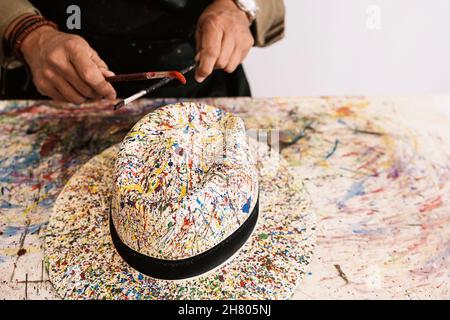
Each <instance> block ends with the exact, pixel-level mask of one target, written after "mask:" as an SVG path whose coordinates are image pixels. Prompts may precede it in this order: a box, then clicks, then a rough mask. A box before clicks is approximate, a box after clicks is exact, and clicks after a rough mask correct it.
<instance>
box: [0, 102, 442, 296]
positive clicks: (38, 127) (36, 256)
mask: <svg viewBox="0 0 450 320" xmlns="http://www.w3.org/2000/svg"><path fill="white" fill-rule="evenodd" d="M202 101H205V102H207V103H209V104H211V105H214V106H217V107H221V108H224V109H226V110H229V111H232V112H234V113H236V114H238V115H239V116H241V117H242V118H243V119H244V121H245V123H246V127H247V129H248V130H249V132H253V134H254V133H255V132H257V133H258V136H259V137H260V138H261V137H262V139H265V134H267V136H268V137H271V138H270V139H269V138H267V140H268V141H269V142H268V143H270V144H271V145H272V146H273V147H277V148H279V150H280V153H281V154H282V155H283V156H284V157H285V158H286V159H287V160H288V161H289V164H290V165H291V166H292V168H293V169H294V170H295V172H296V174H297V176H298V179H302V180H303V181H304V183H305V185H306V188H307V189H308V192H309V194H310V196H311V200H312V205H313V208H314V211H315V212H316V216H317V224H318V228H317V244H316V250H315V254H314V258H313V262H312V263H311V265H310V271H309V272H308V274H307V275H306V276H305V278H304V279H303V280H302V281H301V282H300V285H299V287H298V289H297V290H296V292H295V294H294V296H293V298H294V299H316V298H325V299H326V298H330V299H340V298H343V299H345V298H372V299H377V298H403V299H427V298H428V299H429V298H446V299H449V298H450V201H449V195H450V182H449V181H450V148H449V146H450V120H449V118H447V117H446V116H445V112H448V110H450V98H449V97H439V98H436V97H431V96H410V97H320V98H261V99H250V98H236V99H232V98H215V99H203V100H202ZM170 102H175V100H174V99H165V100H140V101H138V102H136V103H134V104H133V105H131V106H129V107H127V108H123V109H122V110H119V111H116V112H113V111H111V108H110V105H109V104H106V103H95V104H87V105H83V106H73V105H65V104H57V103H51V102H48V101H2V102H0V298H6V299H11V298H15V299H57V298H58V296H57V295H56V293H55V292H54V290H53V288H52V285H51V283H50V282H49V281H48V277H47V274H46V271H45V266H44V255H43V243H44V241H43V240H44V238H45V228H46V224H47V223H48V219H49V216H50V214H51V210H52V205H53V203H54V201H55V199H56V197H57V196H58V193H59V192H60V190H61V189H62V187H63V186H64V184H65V183H66V182H67V180H68V179H69V178H70V177H71V175H72V174H73V173H74V172H75V171H76V170H77V169H78V168H79V167H80V166H81V165H82V164H83V163H85V162H86V161H87V160H89V159H90V158H91V157H92V156H93V155H96V154H98V153H99V152H101V151H102V150H104V149H106V148H107V147H109V146H111V145H113V144H115V143H118V142H120V141H121V139H122V138H123V136H124V135H125V133H126V132H127V131H128V130H129V129H130V127H131V126H132V125H133V124H134V123H135V122H136V121H137V120H138V119H140V118H141V117H142V116H143V115H145V114H146V113H148V112H150V111H152V110H153V109H154V108H156V107H158V106H160V105H164V104H167V103H170ZM442 110H444V113H442V112H441V111H442ZM278 138H279V139H278ZM278 141H279V143H277V142H278Z"/></svg>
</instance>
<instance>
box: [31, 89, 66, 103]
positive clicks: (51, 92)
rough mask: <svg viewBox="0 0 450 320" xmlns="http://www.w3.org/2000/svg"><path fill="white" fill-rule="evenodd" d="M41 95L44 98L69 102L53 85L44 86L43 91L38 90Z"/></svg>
mask: <svg viewBox="0 0 450 320" xmlns="http://www.w3.org/2000/svg"><path fill="white" fill-rule="evenodd" d="M38 91H39V93H40V94H42V95H43V96H47V97H50V98H52V99H53V100H55V101H61V102H66V101H67V100H66V99H65V98H64V97H63V96H62V95H61V94H60V93H59V92H58V90H57V89H56V88H55V87H53V86H52V85H44V86H43V87H42V88H41V89H38Z"/></svg>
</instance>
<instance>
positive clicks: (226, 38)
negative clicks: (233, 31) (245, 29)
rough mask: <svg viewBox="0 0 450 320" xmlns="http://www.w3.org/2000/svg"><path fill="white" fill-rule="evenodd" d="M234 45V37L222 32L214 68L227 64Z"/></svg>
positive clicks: (220, 67)
mask: <svg viewBox="0 0 450 320" xmlns="http://www.w3.org/2000/svg"><path fill="white" fill-rule="evenodd" d="M234 47H235V41H234V37H232V36H230V35H227V34H224V35H223V38H222V44H221V48H220V55H219V57H218V58H217V61H216V65H215V68H216V69H223V68H225V67H226V66H227V65H228V63H229V61H230V57H231V55H232V54H233V51H234Z"/></svg>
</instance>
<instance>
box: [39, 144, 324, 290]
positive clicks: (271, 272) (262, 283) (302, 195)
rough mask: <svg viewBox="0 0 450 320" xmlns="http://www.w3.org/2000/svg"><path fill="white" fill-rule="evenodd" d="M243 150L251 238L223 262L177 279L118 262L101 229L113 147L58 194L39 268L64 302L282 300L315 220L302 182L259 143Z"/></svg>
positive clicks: (309, 247) (307, 249) (306, 251)
mask: <svg viewBox="0 0 450 320" xmlns="http://www.w3.org/2000/svg"><path fill="white" fill-rule="evenodd" d="M250 147H251V149H253V150H252V152H254V153H255V156H256V159H258V160H257V167H258V170H259V179H260V181H259V186H260V197H259V199H260V200H259V210H260V215H259V219H258V223H257V226H256V227H255V230H254V232H253V234H252V235H251V236H250V238H249V239H248V240H247V242H246V243H245V245H244V246H243V247H242V248H241V249H240V250H239V251H238V252H237V253H236V254H235V255H234V256H233V257H232V258H231V259H229V260H228V261H227V262H226V263H224V264H222V265H221V266H219V267H218V268H216V269H214V270H212V271H210V272H208V273H206V274H204V275H201V276H199V277H196V278H193V279H187V280H182V281H179V280H178V281H171V280H158V279H154V278H151V277H148V276H145V275H143V274H141V273H139V272H138V271H136V270H134V269H133V268H131V267H130V266H129V265H128V264H127V263H126V262H125V261H124V260H123V259H122V258H121V257H120V255H119V254H118V253H117V251H116V249H115V247H114V245H113V243H112V240H111V235H110V229H109V210H110V201H111V192H112V185H113V169H114V161H115V158H116V155H117V152H118V145H116V146H113V147H111V148H109V149H107V150H105V151H104V152H102V153H101V154H99V155H97V156H95V157H94V158H92V159H91V160H90V161H88V162H87V163H86V164H85V165H84V166H83V167H81V168H80V169H79V170H78V171H77V172H76V173H75V174H74V176H73V177H72V178H71V179H70V180H69V181H68V183H67V184H66V186H65V187H64V189H63V190H62V191H61V193H60V195H59V197H58V199H57V200H56V203H55V206H54V209H53V210H54V212H53V214H52V216H51V218H50V222H49V225H48V228H47V235H46V241H45V259H46V266H47V269H48V272H49V277H50V281H51V283H52V284H53V286H54V288H55V289H56V291H57V292H58V294H59V295H60V296H61V297H62V298H65V299H288V298H289V297H290V296H291V295H292V294H293V292H294V290H295V288H296V286H297V284H298V282H299V281H300V280H301V278H302V276H303V275H304V273H305V270H306V268H307V266H308V264H309V262H310V261H311V257H312V251H313V248H314V243H315V216H314V214H313V213H312V212H311V210H310V202H309V197H308V193H307V192H306V190H305V189H304V186H303V183H302V182H301V180H300V179H299V177H295V176H293V175H292V173H291V170H290V169H289V167H288V165H287V163H286V162H285V160H283V159H282V158H280V156H279V155H278V156H274V153H273V152H270V151H269V148H268V147H267V146H266V145H265V144H263V143H257V142H256V141H255V142H254V143H250ZM277 157H278V158H277Z"/></svg>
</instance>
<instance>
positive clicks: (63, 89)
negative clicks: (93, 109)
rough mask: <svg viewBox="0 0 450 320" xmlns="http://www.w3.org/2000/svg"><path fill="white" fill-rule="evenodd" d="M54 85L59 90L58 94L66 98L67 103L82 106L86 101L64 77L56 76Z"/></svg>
mask: <svg viewBox="0 0 450 320" xmlns="http://www.w3.org/2000/svg"><path fill="white" fill-rule="evenodd" d="M52 85H53V86H54V87H55V88H56V89H57V90H58V92H59V93H60V94H61V95H62V96H63V97H64V99H65V100H66V101H69V102H72V103H75V104H81V103H83V102H85V101H86V98H85V97H83V96H82V95H81V94H80V93H79V92H78V91H77V90H75V89H74V88H73V87H72V86H71V85H70V83H69V82H67V81H66V80H65V79H64V78H63V77H61V76H59V75H55V76H54V77H53V82H52Z"/></svg>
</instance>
